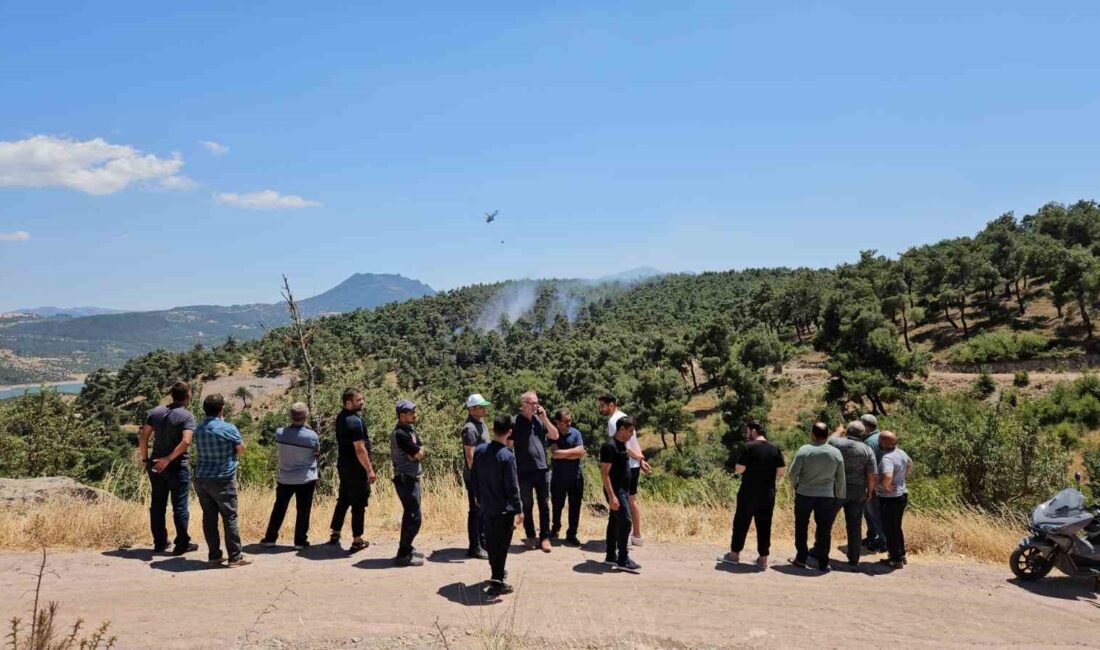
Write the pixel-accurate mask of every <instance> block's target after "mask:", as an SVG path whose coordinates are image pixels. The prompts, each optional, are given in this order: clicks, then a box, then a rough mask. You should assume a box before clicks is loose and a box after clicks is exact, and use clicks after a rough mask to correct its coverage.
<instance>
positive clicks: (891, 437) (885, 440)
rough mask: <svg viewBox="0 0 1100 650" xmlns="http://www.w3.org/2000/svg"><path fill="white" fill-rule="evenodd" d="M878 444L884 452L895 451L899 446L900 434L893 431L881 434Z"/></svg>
mask: <svg viewBox="0 0 1100 650" xmlns="http://www.w3.org/2000/svg"><path fill="white" fill-rule="evenodd" d="M878 444H879V446H880V447H882V449H883V451H893V450H895V449H897V446H898V434H896V433H894V432H893V431H883V432H882V433H881V434H879V437H878Z"/></svg>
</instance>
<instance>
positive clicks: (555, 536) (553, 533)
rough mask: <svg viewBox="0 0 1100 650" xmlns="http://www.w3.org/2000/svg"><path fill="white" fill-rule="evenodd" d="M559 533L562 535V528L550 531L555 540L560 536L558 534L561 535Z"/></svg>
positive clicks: (551, 537)
mask: <svg viewBox="0 0 1100 650" xmlns="http://www.w3.org/2000/svg"><path fill="white" fill-rule="evenodd" d="M559 535H561V531H560V530H552V531H550V539H555V540H556V539H557V538H558V536H559Z"/></svg>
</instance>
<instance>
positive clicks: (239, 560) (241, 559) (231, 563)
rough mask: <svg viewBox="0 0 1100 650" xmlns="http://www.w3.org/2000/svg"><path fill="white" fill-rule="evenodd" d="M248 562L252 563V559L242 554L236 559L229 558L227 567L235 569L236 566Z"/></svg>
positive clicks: (246, 564) (247, 563)
mask: <svg viewBox="0 0 1100 650" xmlns="http://www.w3.org/2000/svg"><path fill="white" fill-rule="evenodd" d="M249 564H252V560H250V559H249V558H246V557H245V556H243V555H242V556H241V557H239V558H237V559H236V560H230V561H229V568H230V569H235V568H237V567H242V566H248V565H249Z"/></svg>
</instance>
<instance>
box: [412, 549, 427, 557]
mask: <svg viewBox="0 0 1100 650" xmlns="http://www.w3.org/2000/svg"><path fill="white" fill-rule="evenodd" d="M411 553H412V556H413V557H418V558H420V559H424V552H423V551H418V550H416V549H415V548H414V549H413V550H412V551H411Z"/></svg>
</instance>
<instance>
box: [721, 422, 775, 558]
mask: <svg viewBox="0 0 1100 650" xmlns="http://www.w3.org/2000/svg"><path fill="white" fill-rule="evenodd" d="M745 435H746V436H747V437H748V439H749V442H748V444H746V445H745V449H744V450H743V451H742V452H741V456H740V457H739V458H738V459H737V464H736V465H735V466H734V471H735V472H736V473H738V474H740V475H741V487H740V488H739V489H738V490H737V508H736V510H735V511H734V514H733V536H732V537H731V539H730V552H729V553H727V554H725V555H724V556H722V557H720V558H719V560H720V561H722V562H725V563H727V564H737V563H739V562H740V561H741V551H742V550H743V549H744V548H745V538H746V537H748V534H749V524H751V523H752V522H753V521H754V520H755V521H756V551H757V553H758V556H757V558H756V565H757V566H758V567H760V568H761V569H767V568H768V554H769V553H770V552H771V541H772V514H773V513H774V512H775V480H776V479H777V478H779V477H780V476H783V467H784V465H785V463H784V462H783V452H781V451H779V447H776V446H775V445H773V444H772V443H770V442H768V439H767V438H766V437H764V425H763V424H761V423H760V422H757V421H756V420H750V421H749V422H748V424H746V425H745Z"/></svg>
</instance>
